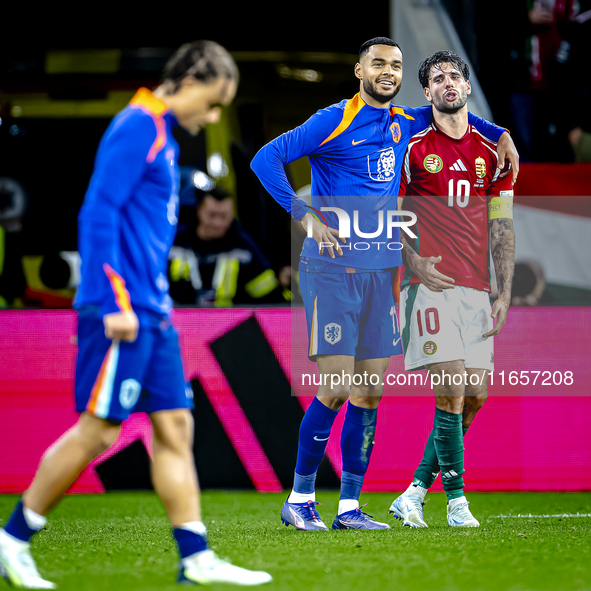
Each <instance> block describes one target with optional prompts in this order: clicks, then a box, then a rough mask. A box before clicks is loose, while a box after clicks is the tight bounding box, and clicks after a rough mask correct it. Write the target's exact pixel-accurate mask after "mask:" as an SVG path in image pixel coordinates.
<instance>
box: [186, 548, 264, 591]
mask: <svg viewBox="0 0 591 591" xmlns="http://www.w3.org/2000/svg"><path fill="white" fill-rule="evenodd" d="M272 580H273V577H272V576H271V575H270V574H269V573H266V572H264V571H260V570H248V569H246V568H241V567H239V566H235V565H233V564H231V563H230V562H227V561H225V560H222V559H221V558H218V556H216V554H215V552H213V551H212V550H205V551H204V552H199V553H198V554H193V556H188V557H187V558H184V559H182V560H181V566H180V571H179V575H178V579H177V582H178V583H179V584H181V585H191V584H193V585H211V584H212V583H229V584H231V585H242V586H245V587H251V586H254V585H262V584H263V583H269V582H271V581H272Z"/></svg>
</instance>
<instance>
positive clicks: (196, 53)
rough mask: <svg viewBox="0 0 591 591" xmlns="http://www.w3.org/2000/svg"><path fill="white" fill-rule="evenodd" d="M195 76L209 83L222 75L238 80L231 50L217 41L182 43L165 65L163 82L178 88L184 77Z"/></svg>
mask: <svg viewBox="0 0 591 591" xmlns="http://www.w3.org/2000/svg"><path fill="white" fill-rule="evenodd" d="M187 76H193V77H194V78H196V79H197V80H199V81H200V82H204V83H208V82H213V81H215V80H217V79H218V78H220V77H224V78H227V79H228V80H235V81H236V82H238V67H237V66H236V63H235V62H234V59H233V58H232V56H231V55H230V54H229V52H228V51H227V50H226V49H224V48H223V47H222V46H221V45H220V44H219V43H216V42H215V41H194V42H193V43H185V44H184V45H181V47H179V48H178V49H177V50H176V51H175V52H174V54H173V55H172V56H171V57H170V59H169V60H168V61H167V62H166V65H165V66H164V71H163V72H162V80H163V82H167V81H170V82H173V83H174V85H175V88H178V87H179V86H180V84H181V81H182V79H183V78H186V77H187Z"/></svg>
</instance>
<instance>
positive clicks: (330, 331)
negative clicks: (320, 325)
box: [324, 322, 341, 345]
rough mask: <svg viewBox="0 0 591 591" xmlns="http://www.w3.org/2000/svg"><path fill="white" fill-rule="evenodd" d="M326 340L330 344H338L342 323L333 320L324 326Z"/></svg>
mask: <svg viewBox="0 0 591 591" xmlns="http://www.w3.org/2000/svg"><path fill="white" fill-rule="evenodd" d="M324 340H325V341H326V342H327V343H328V344H329V345H336V344H337V343H338V342H339V341H340V340H341V325H340V324H337V323H336V322H331V323H330V324H327V325H326V326H325V327H324Z"/></svg>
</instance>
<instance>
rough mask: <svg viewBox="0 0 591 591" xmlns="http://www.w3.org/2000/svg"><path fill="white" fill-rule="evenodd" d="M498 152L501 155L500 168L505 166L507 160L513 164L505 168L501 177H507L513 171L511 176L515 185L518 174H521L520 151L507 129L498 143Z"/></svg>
mask: <svg viewBox="0 0 591 591" xmlns="http://www.w3.org/2000/svg"><path fill="white" fill-rule="evenodd" d="M497 154H498V155H499V164H498V168H500V169H501V170H503V169H504V168H505V161H509V162H510V163H511V166H510V167H509V168H508V169H507V170H505V172H502V173H501V175H500V177H499V178H503V177H506V176H507V175H508V174H510V173H511V172H512V173H513V176H512V178H511V184H512V185H514V184H515V181H516V180H517V175H518V174H519V152H517V148H516V147H515V143H514V142H513V138H512V137H511V136H510V135H509V132H507V131H505V132H504V133H503V135H502V136H501V138H500V139H499V143H498V144H497Z"/></svg>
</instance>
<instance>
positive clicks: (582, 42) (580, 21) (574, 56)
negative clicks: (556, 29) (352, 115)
mask: <svg viewBox="0 0 591 591" xmlns="http://www.w3.org/2000/svg"><path fill="white" fill-rule="evenodd" d="M568 39H569V43H570V49H571V51H570V60H569V68H568V78H569V80H570V81H571V84H572V83H574V84H575V85H576V86H575V92H574V96H573V97H572V107H573V115H574V117H575V122H574V127H573V129H571V131H570V132H569V141H570V143H571V145H572V147H573V151H574V154H575V162H591V98H590V96H591V84H589V78H588V76H582V75H581V72H583V71H584V67H585V66H586V65H587V64H586V62H587V58H588V55H589V40H590V39H591V0H581V12H580V13H579V15H578V16H577V17H576V18H575V19H574V21H573V22H572V23H571V24H570V26H569V31H568Z"/></svg>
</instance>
